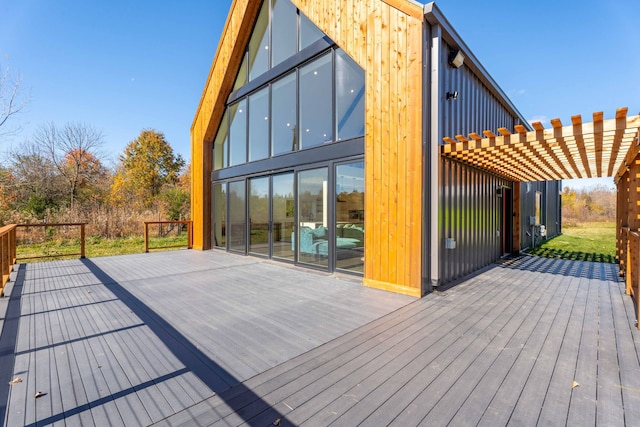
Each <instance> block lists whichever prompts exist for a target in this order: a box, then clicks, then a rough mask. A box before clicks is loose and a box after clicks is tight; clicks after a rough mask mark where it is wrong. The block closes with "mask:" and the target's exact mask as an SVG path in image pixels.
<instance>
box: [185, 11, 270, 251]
mask: <svg viewBox="0 0 640 427" xmlns="http://www.w3.org/2000/svg"><path fill="white" fill-rule="evenodd" d="M261 4H262V1H261V0H235V1H234V2H233V4H232V5H231V11H230V12H229V17H228V18H227V22H226V24H225V27H224V30H223V32H222V35H221V36H220V42H219V44H218V50H217V51H216V56H215V58H214V60H213V65H212V66H211V71H210V72H209V77H208V79H207V83H206V85H205V89H204V93H203V95H202V98H201V100H200V105H199V106H198V110H197V112H196V117H195V120H194V122H193V125H192V126H191V185H192V187H191V219H192V221H193V247H194V249H201V250H202V249H210V248H211V171H212V166H213V139H214V137H215V132H216V131H217V130H218V126H219V125H220V121H221V120H222V115H223V113H224V105H225V102H226V100H227V98H228V97H229V94H230V93H231V90H232V88H233V83H234V81H235V77H236V74H237V72H238V69H239V68H240V63H241V62H242V55H243V53H244V50H245V46H246V45H247V43H248V42H249V36H250V35H251V30H252V29H253V22H254V21H255V18H256V16H257V13H258V10H259V8H260V5H261Z"/></svg>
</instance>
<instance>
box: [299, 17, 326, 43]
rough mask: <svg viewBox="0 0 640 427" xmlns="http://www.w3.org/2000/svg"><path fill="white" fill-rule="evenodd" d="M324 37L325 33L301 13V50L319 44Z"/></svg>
mask: <svg viewBox="0 0 640 427" xmlns="http://www.w3.org/2000/svg"><path fill="white" fill-rule="evenodd" d="M322 37H324V33H323V32H322V31H320V29H319V28H318V27H316V25H315V24H314V23H313V22H311V21H310V20H309V18H307V17H306V16H304V14H303V13H302V12H300V50H302V49H304V48H305V47H308V46H310V45H311V44H313V43H314V42H317V41H318V40H320V39H321V38H322Z"/></svg>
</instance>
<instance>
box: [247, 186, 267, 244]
mask: <svg viewBox="0 0 640 427" xmlns="http://www.w3.org/2000/svg"><path fill="white" fill-rule="evenodd" d="M249 252H251V253H254V254H260V255H267V256H268V255H269V178H252V179H250V180H249Z"/></svg>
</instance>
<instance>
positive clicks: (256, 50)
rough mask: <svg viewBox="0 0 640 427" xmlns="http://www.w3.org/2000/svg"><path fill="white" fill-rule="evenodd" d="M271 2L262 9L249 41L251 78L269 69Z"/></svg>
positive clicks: (265, 3)
mask: <svg viewBox="0 0 640 427" xmlns="http://www.w3.org/2000/svg"><path fill="white" fill-rule="evenodd" d="M268 30H269V2H268V1H265V2H264V3H263V4H262V9H260V15H258V20H257V22H256V26H255V27H254V28H253V34H251V40H250V41H249V80H253V79H255V78H256V77H257V76H259V75H260V74H263V73H264V72H265V71H267V70H268V69H269V31H268Z"/></svg>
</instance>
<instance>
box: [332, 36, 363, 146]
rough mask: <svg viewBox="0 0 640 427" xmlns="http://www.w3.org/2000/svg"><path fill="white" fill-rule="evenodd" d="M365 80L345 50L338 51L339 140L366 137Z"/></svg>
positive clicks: (337, 112) (337, 102)
mask: <svg viewBox="0 0 640 427" xmlns="http://www.w3.org/2000/svg"><path fill="white" fill-rule="evenodd" d="M363 117H364V78H363V76H362V69H361V68H360V66H359V65H358V64H356V63H355V62H354V61H353V60H352V59H351V58H350V57H349V55H347V54H346V53H345V52H344V51H343V50H341V49H338V50H336V123H337V126H338V135H337V138H336V139H337V140H338V141H340V140H344V139H350V138H355V137H358V136H362V135H364V120H363Z"/></svg>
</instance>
